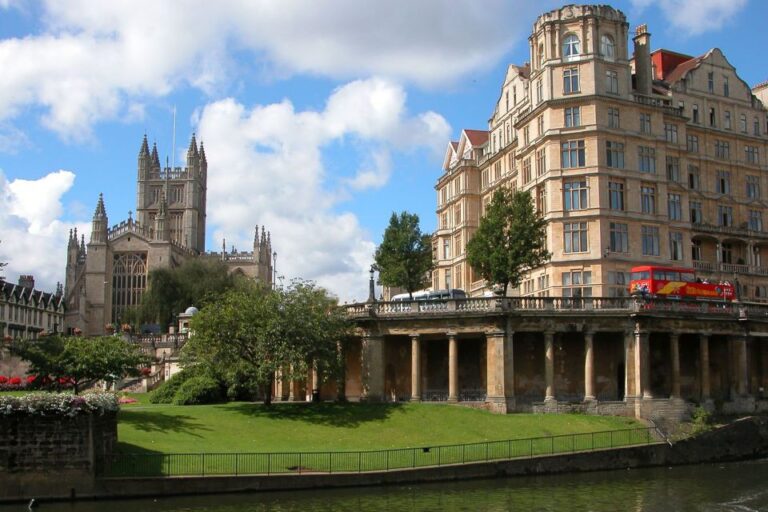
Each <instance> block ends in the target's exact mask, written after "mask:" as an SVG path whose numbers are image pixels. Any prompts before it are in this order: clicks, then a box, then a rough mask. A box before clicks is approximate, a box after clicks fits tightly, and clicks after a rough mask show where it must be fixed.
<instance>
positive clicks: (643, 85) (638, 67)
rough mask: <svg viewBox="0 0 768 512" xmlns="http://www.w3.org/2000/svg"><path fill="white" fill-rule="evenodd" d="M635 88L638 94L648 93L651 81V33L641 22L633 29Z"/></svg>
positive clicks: (649, 92)
mask: <svg viewBox="0 0 768 512" xmlns="http://www.w3.org/2000/svg"><path fill="white" fill-rule="evenodd" d="M632 41H634V43H635V54H634V59H635V90H637V92H638V93H640V94H645V95H650V94H651V84H652V81H653V69H652V68H651V34H650V33H649V32H648V25H646V24H645V23H643V24H642V25H640V26H638V27H637V28H636V29H635V37H633V38H632Z"/></svg>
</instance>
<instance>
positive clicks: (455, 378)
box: [448, 332, 459, 402]
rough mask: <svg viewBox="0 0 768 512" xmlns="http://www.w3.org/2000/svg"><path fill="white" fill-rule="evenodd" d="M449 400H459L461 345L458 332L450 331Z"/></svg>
mask: <svg viewBox="0 0 768 512" xmlns="http://www.w3.org/2000/svg"><path fill="white" fill-rule="evenodd" d="M448 401H449V402H458V401H459V346H458V342H457V340H456V333H452V332H449V333H448Z"/></svg>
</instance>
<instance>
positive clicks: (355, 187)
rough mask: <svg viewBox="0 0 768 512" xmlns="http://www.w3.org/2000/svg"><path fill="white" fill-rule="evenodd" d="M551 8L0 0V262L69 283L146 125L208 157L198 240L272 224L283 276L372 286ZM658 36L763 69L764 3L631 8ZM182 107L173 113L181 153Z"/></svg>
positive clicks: (115, 210)
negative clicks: (407, 216)
mask: <svg viewBox="0 0 768 512" xmlns="http://www.w3.org/2000/svg"><path fill="white" fill-rule="evenodd" d="M560 5H562V3H560V2H552V1H548V0H539V1H528V0H506V1H504V0H484V1H482V2H479V1H477V0H418V1H414V0H390V1H388V2H381V1H376V0H364V1H363V0H361V1H358V0H319V1H318V0H279V1H278V0H241V1H236V0H232V1H229V0H218V1H216V2H211V1H206V0H176V1H173V2H171V1H165V2H163V1H157V0H154V1H152V0H113V1H109V2H105V1H102V0H66V1H64V0H61V1H53V0H50V1H45V0H42V1H23V0H0V77H1V78H0V241H1V242H0V262H7V263H8V266H7V267H6V268H5V269H4V274H5V276H6V278H7V279H8V280H10V281H14V282H15V280H16V279H17V278H18V275H19V274H33V275H34V276H35V279H36V286H37V287H38V288H40V289H43V290H53V289H54V287H55V285H56V282H58V281H61V282H63V281H64V271H65V264H66V251H65V249H66V244H67V237H68V234H69V230H70V229H71V228H73V227H77V228H78V231H79V232H80V233H84V234H85V235H86V240H87V239H88V236H89V233H90V220H91V217H92V215H93V211H94V209H95V206H96V202H97V200H98V195H99V193H100V192H101V193H103V194H104V202H105V204H106V208H107V214H108V216H109V223H110V225H112V224H117V223H118V222H120V221H122V220H125V219H127V217H128V215H129V211H131V210H134V209H135V201H136V174H137V167H136V165H137V164H136V157H137V154H138V151H139V147H140V145H141V140H142V137H143V136H144V134H146V135H147V137H148V139H149V140H150V143H151V142H156V143H157V145H158V149H159V152H160V156H161V160H162V161H163V162H165V160H166V159H168V160H174V161H175V162H176V163H177V165H183V162H184V159H185V152H186V148H187V147H188V143H189V139H190V137H191V135H192V134H193V133H195V134H196V137H197V140H198V141H200V140H202V141H203V142H204V144H205V150H206V156H207V158H208V218H207V235H206V247H207V249H208V250H220V247H221V245H222V240H223V239H226V241H227V249H228V250H229V249H231V248H232V247H235V248H236V249H237V250H248V249H249V248H250V247H251V243H252V240H253V229H254V227H255V226H256V225H259V226H261V225H265V226H266V228H267V229H268V230H269V231H270V232H271V234H272V244H273V249H274V251H275V252H277V274H278V276H279V277H280V278H281V279H282V280H283V282H286V283H287V282H288V281H289V280H290V279H292V278H303V279H311V280H314V281H316V282H318V284H320V285H322V286H324V287H326V288H328V289H329V290H330V291H331V292H332V293H333V294H335V295H337V296H338V297H339V298H340V300H342V301H350V300H354V299H365V298H366V297H367V286H368V284H367V283H368V269H369V268H370V265H371V263H372V261H373V253H374V251H375V248H376V245H377V244H378V243H380V242H381V239H382V236H383V232H384V229H385V228H386V226H387V224H388V222H389V218H390V216H391V215H392V213H393V212H400V211H403V210H407V211H409V212H412V213H417V214H418V215H419V217H420V219H421V229H422V230H423V231H425V232H432V231H434V229H435V224H436V218H435V213H434V212H435V208H436V195H435V191H434V185H435V182H436V180H437V178H438V177H439V175H440V174H441V172H442V170H441V166H442V160H443V156H444V154H445V150H446V147H447V144H448V142H449V141H450V140H456V139H457V138H458V135H459V133H460V132H461V130H462V129H464V128H475V129H486V128H487V121H488V118H489V117H490V115H491V113H492V111H493V105H494V103H495V101H496V100H497V98H498V95H499V90H500V87H501V82H502V79H503V77H504V74H505V71H506V68H507V66H508V65H509V64H512V63H514V64H522V63H524V62H526V61H527V60H528V59H529V57H528V42H527V38H528V35H529V33H530V30H531V27H532V25H533V23H534V21H535V19H536V17H537V16H538V15H539V14H541V13H543V12H546V11H548V10H550V9H553V8H555V7H558V6H560ZM611 5H612V6H614V7H616V8H618V9H621V10H622V11H623V12H624V13H625V14H626V15H627V18H628V22H629V24H630V30H633V29H634V27H635V26H637V25H639V24H641V23H646V24H647V25H648V27H649V31H650V32H651V33H652V39H651V46H652V48H654V49H656V48H662V47H663V48H668V49H670V50H674V51H678V52H681V53H687V54H690V55H700V54H703V53H705V52H706V51H707V50H708V49H710V48H713V47H719V48H720V49H722V50H723V52H724V53H725V55H726V57H727V58H728V59H729V61H730V62H731V63H732V64H733V65H734V66H735V67H736V69H737V73H739V75H740V76H741V78H743V79H744V80H745V81H746V82H747V83H748V84H750V85H751V86H754V85H756V84H757V83H759V82H762V81H764V80H767V79H768V66H767V65H766V64H765V63H766V60H765V59H764V58H763V57H762V55H761V53H760V52H761V51H762V47H761V46H757V47H755V41H759V40H760V39H759V37H758V35H759V34H762V32H763V30H764V22H765V19H768V2H765V1H764V0H620V1H615V2H613V3H612V4H611ZM174 110H175V112H176V130H175V136H176V137H175V139H176V145H175V151H174V146H173V140H174V129H173V126H174V114H173V113H174Z"/></svg>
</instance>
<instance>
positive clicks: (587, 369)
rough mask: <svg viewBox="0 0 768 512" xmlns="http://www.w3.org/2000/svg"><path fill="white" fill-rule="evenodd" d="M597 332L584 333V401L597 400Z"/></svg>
mask: <svg viewBox="0 0 768 512" xmlns="http://www.w3.org/2000/svg"><path fill="white" fill-rule="evenodd" d="M594 337H595V333H593V332H591V331H588V332H585V333H584V401H585V402H586V401H590V400H595V351H594V348H595V347H594Z"/></svg>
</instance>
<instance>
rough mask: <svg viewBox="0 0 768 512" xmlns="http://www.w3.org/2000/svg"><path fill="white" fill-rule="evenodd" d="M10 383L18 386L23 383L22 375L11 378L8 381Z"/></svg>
mask: <svg viewBox="0 0 768 512" xmlns="http://www.w3.org/2000/svg"><path fill="white" fill-rule="evenodd" d="M8 384H10V385H11V386H18V385H20V384H21V377H11V379H10V380H9V381H8Z"/></svg>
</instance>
